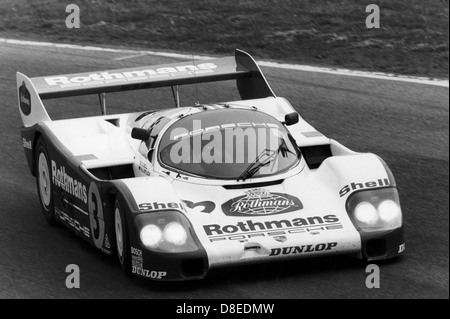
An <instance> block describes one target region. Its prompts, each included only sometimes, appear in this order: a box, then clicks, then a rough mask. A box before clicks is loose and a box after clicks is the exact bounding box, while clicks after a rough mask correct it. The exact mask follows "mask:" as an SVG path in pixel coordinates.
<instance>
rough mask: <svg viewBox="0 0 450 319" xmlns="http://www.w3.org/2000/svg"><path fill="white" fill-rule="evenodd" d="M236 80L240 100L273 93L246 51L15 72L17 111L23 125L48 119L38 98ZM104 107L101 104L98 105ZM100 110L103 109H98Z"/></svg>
mask: <svg viewBox="0 0 450 319" xmlns="http://www.w3.org/2000/svg"><path fill="white" fill-rule="evenodd" d="M225 80H236V86H237V89H238V92H239V94H240V96H241V98H242V99H243V100H247V99H257V98H264V97H268V96H275V94H274V93H273V91H272V89H271V88H270V86H269V84H268V83H267V81H266V79H265V77H264V75H263V74H262V72H261V70H260V68H259V66H258V65H257V64H256V62H255V60H254V59H253V58H252V57H251V56H250V55H249V54H248V53H246V52H244V51H241V50H236V51H235V56H234V57H226V58H218V59H206V60H200V61H195V63H194V62H177V63H171V64H164V65H154V66H144V67H136V68H127V69H117V70H106V71H96V72H88V73H76V74H64V75H54V76H43V77H35V78H28V77H27V76H26V75H24V74H22V73H19V72H17V90H18V103H19V109H20V114H21V117H22V121H23V124H24V126H26V127H27V126H31V125H34V124H36V123H38V122H42V121H49V120H51V119H50V117H49V116H48V114H47V111H46V110H45V107H44V105H43V103H42V100H45V99H53V98H61V97H70V96H79V95H88V94H99V96H100V97H101V101H102V102H104V96H105V93H109V92H119V91H127V90H138V89H148V88H160V87H169V86H171V87H172V88H174V87H177V86H179V85H185V84H197V83H205V82H216V81H225ZM102 107H104V105H103V106H102ZM102 112H103V109H102Z"/></svg>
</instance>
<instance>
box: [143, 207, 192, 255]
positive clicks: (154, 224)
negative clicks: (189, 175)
mask: <svg viewBox="0 0 450 319" xmlns="http://www.w3.org/2000/svg"><path fill="white" fill-rule="evenodd" d="M135 223H136V226H137V229H138V230H139V238H140V240H141V243H142V245H144V246H145V247H147V248H148V249H150V250H153V251H160V252H188V251H195V250H197V249H198V248H197V245H196V244H195V242H194V240H193V238H192V236H191V234H190V224H189V222H188V221H187V219H186V217H184V215H183V214H181V213H179V212H176V211H164V212H154V213H148V214H147V213H146V214H141V215H138V216H137V217H136V218H135Z"/></svg>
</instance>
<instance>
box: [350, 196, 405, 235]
mask: <svg viewBox="0 0 450 319" xmlns="http://www.w3.org/2000/svg"><path fill="white" fill-rule="evenodd" d="M346 208H347V212H348V213H349V215H350V217H351V219H352V220H353V222H354V223H355V226H356V227H357V228H358V230H362V231H365V232H374V231H384V230H390V229H395V228H398V227H401V225H402V210H401V208H400V201H399V198H398V193H397V189H395V188H379V189H374V190H365V191H359V192H356V193H353V194H352V195H350V197H349V198H348V200H347V205H346Z"/></svg>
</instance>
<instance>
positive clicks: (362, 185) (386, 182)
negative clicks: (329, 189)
mask: <svg viewBox="0 0 450 319" xmlns="http://www.w3.org/2000/svg"><path fill="white" fill-rule="evenodd" d="M389 185H390V183H389V179H387V178H384V179H378V180H376V181H371V182H365V183H350V184H348V185H345V186H344V187H342V189H341V190H340V191H339V196H340V197H342V196H344V195H346V194H348V193H349V192H351V191H355V190H358V189H365V188H373V187H386V186H389Z"/></svg>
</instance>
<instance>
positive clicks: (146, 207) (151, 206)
mask: <svg viewBox="0 0 450 319" xmlns="http://www.w3.org/2000/svg"><path fill="white" fill-rule="evenodd" d="M138 207H139V210H141V211H151V210H163V209H170V208H172V209H181V210H183V206H182V205H181V204H180V203H175V202H169V203H158V202H153V203H142V204H139V205H138Z"/></svg>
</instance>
